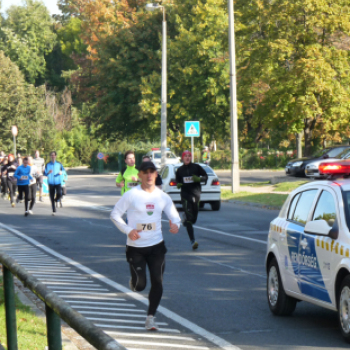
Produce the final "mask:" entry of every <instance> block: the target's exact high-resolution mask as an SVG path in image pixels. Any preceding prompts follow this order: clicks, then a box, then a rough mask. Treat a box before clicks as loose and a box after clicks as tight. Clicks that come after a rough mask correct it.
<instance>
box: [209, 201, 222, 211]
mask: <svg viewBox="0 0 350 350" xmlns="http://www.w3.org/2000/svg"><path fill="white" fill-rule="evenodd" d="M210 206H211V210H214V211H218V210H220V207H221V201H215V202H210Z"/></svg>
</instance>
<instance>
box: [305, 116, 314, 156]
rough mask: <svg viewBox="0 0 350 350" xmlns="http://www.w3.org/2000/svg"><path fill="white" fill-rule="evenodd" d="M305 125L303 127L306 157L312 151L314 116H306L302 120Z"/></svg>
mask: <svg viewBox="0 0 350 350" xmlns="http://www.w3.org/2000/svg"><path fill="white" fill-rule="evenodd" d="M304 123H305V127H304V143H305V149H304V156H305V157H308V156H311V153H312V145H311V141H312V131H313V130H314V128H315V125H316V118H307V119H305V121H304Z"/></svg>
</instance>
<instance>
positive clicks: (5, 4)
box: [1, 0, 61, 15]
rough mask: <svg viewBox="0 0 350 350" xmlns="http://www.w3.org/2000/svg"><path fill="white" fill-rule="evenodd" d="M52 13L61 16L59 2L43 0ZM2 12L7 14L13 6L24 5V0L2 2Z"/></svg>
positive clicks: (4, 0) (3, 0) (5, 0)
mask: <svg viewBox="0 0 350 350" xmlns="http://www.w3.org/2000/svg"><path fill="white" fill-rule="evenodd" d="M41 1H42V2H43V3H44V4H45V6H46V7H47V8H48V10H49V11H50V13H51V15H55V14H60V13H61V12H60V10H59V9H58V7H57V0H41ZM1 2H2V6H1V12H5V11H6V10H7V9H8V8H9V7H10V6H11V5H22V0H2V1H1Z"/></svg>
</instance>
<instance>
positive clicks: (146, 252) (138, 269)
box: [126, 241, 167, 316]
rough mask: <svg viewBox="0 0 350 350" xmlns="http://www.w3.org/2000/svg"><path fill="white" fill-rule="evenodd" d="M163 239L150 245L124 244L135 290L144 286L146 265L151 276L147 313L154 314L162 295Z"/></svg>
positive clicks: (140, 289) (141, 289)
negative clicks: (135, 245) (139, 246)
mask: <svg viewBox="0 0 350 350" xmlns="http://www.w3.org/2000/svg"><path fill="white" fill-rule="evenodd" d="M166 251H167V249H166V247H165V244H164V241H163V242H161V243H159V244H156V245H154V246H150V247H142V248H138V247H131V246H126V260H127V261H128V263H129V265H130V272H131V279H132V284H133V286H134V291H135V292H141V291H143V290H144V289H145V288H146V283H147V280H146V265H147V266H148V269H149V272H150V277H151V289H150V292H149V295H148V300H149V307H148V313H147V315H153V316H154V315H155V314H156V311H157V308H158V306H159V303H160V300H161V299H162V295H163V273H164V269H165V253H166Z"/></svg>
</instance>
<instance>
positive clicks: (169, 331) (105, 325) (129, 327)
mask: <svg viewBox="0 0 350 350" xmlns="http://www.w3.org/2000/svg"><path fill="white" fill-rule="evenodd" d="M94 325H95V326H97V327H101V328H116V329H132V330H143V331H144V330H145V326H143V327H134V326H126V325H125V326H118V325H110V324H101V323H94ZM158 332H167V333H180V331H179V330H178V329H172V328H159V329H158ZM224 349H226V348H224ZM227 349H228V348H227ZM238 349H239V348H238Z"/></svg>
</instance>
